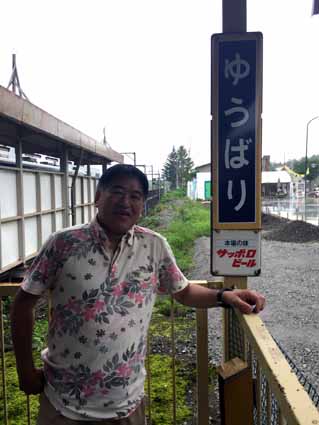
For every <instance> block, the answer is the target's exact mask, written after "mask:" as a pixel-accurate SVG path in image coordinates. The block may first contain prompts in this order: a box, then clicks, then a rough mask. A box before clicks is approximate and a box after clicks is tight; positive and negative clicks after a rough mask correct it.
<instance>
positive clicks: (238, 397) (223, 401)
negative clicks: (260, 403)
mask: <svg viewBox="0 0 319 425" xmlns="http://www.w3.org/2000/svg"><path fill="white" fill-rule="evenodd" d="M218 378H219V395H220V413H221V424H222V425H243V424H245V425H253V423H254V419H253V381H252V376H251V370H250V368H249V367H248V365H247V363H246V362H244V361H243V360H241V359H239V358H237V357H235V358H234V359H232V360H230V361H228V362H226V363H223V364H222V365H221V366H220V367H219V368H218Z"/></svg>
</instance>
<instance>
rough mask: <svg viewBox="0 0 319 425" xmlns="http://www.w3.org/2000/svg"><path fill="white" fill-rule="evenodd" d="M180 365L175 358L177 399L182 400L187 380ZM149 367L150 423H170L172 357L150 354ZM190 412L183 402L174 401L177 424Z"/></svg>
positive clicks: (171, 415) (156, 424)
mask: <svg viewBox="0 0 319 425" xmlns="http://www.w3.org/2000/svg"><path fill="white" fill-rule="evenodd" d="M181 366H182V365H181V364H180V362H179V361H178V360H177V361H176V369H175V371H176V374H175V376H176V399H177V400H184V399H185V397H186V390H187V381H186V379H185V376H184V374H183V372H182V367H181ZM150 368H151V377H152V381H151V401H152V424H153V425H171V424H172V423H173V389H172V388H173V386H172V359H171V357H169V356H166V355H159V354H153V355H151V356H150ZM146 392H147V388H146ZM191 414H192V412H191V410H190V409H189V408H188V407H187V406H186V405H185V403H180V402H177V403H176V419H177V423H178V424H183V422H184V421H185V420H187V419H188V418H189V417H190V416H191Z"/></svg>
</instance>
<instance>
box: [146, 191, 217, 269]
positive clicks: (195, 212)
mask: <svg viewBox="0 0 319 425" xmlns="http://www.w3.org/2000/svg"><path fill="white" fill-rule="evenodd" d="M169 193H170V192H169ZM174 193H175V192H173V194H174ZM173 199H176V198H172V195H171V196H169V194H167V195H166V198H165V199H164V200H163V201H162V202H161V203H160V204H159V205H158V206H157V207H156V208H155V209H154V210H153V211H152V212H151V214H150V215H149V216H148V217H145V219H143V221H142V225H143V226H147V227H150V228H151V229H153V230H155V231H156V230H158V226H159V223H160V217H159V215H160V214H161V212H162V211H163V210H165V209H166V208H168V207H170V208H173V209H174V217H173V219H172V221H171V222H170V224H169V226H168V227H167V228H163V229H160V233H161V234H162V235H163V236H165V237H166V238H167V240H168V242H169V244H170V246H171V248H172V250H173V252H174V255H175V257H176V261H177V264H178V266H179V267H180V269H181V270H182V271H183V272H184V273H185V274H187V272H189V270H190V269H191V268H192V266H193V255H194V242H195V240H196V239H197V238H199V237H201V236H209V235H210V211H209V209H208V208H207V207H204V206H203V205H202V204H200V203H199V202H194V201H191V200H189V199H187V198H185V197H184V198H181V197H179V198H178V199H183V203H182V205H181V206H173V207H172V206H171V205H170V204H171V203H172V200H173ZM173 205H174V204H173Z"/></svg>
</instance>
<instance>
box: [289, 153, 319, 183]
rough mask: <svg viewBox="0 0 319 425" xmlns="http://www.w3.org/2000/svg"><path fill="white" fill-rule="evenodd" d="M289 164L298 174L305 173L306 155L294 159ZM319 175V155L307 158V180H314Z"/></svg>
mask: <svg viewBox="0 0 319 425" xmlns="http://www.w3.org/2000/svg"><path fill="white" fill-rule="evenodd" d="M287 165H288V166H289V167H290V168H291V169H292V170H293V171H295V172H296V173H298V174H305V171H306V157H303V158H301V159H293V160H291V161H288V162H287ZM318 176H319V155H312V156H310V157H308V158H307V180H314V179H316V178H317V177H318Z"/></svg>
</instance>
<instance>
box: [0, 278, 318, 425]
mask: <svg viewBox="0 0 319 425" xmlns="http://www.w3.org/2000/svg"><path fill="white" fill-rule="evenodd" d="M193 283H197V284H202V285H208V286H209V287H214V288H218V287H221V286H222V285H223V283H222V281H220V282H207V281H193ZM18 288H19V284H17V283H6V284H0V346H1V375H2V376H1V384H0V385H1V386H0V394H1V397H0V399H1V398H2V404H3V405H2V407H1V406H0V419H1V423H3V424H4V425H8V424H12V422H10V417H9V414H8V400H9V398H10V397H12V394H10V393H8V390H7V370H6V352H5V335H4V310H3V299H4V298H5V297H8V296H14V295H15V293H16V292H17V290H18ZM225 315H227V316H228V317H227V320H225V328H224V338H226V339H227V341H225V346H226V347H227V356H226V357H227V359H232V358H235V357H236V358H238V357H239V358H240V359H242V360H243V361H245V362H246V363H247V366H248V370H249V373H250V374H251V378H252V379H251V382H252V386H253V388H252V392H253V393H254V407H253V410H254V412H253V417H254V422H253V423H254V425H269V424H270V425H277V424H278V425H285V424H287V425H315V424H319V412H318V410H317V408H316V406H315V405H314V403H313V402H312V400H311V399H310V397H309V395H308V393H307V392H306V391H305V390H304V388H303V386H302V385H301V384H300V383H299V381H298V379H297V377H296V375H295V374H294V371H293V370H292V369H291V367H290V366H289V364H288V362H287V360H286V358H285V356H284V354H283V353H282V352H281V350H280V349H279V347H278V346H277V344H276V343H275V341H274V340H273V338H272V337H271V335H270V333H269V332H268V330H267V328H266V326H265V324H264V323H263V321H262V320H261V318H260V317H259V316H258V315H249V316H247V315H241V314H240V313H238V312H237V311H234V310H227V311H225ZM171 319H172V321H171V324H172V327H171V339H172V346H173V347H174V338H175V329H174V322H175V318H174V305H173V302H172V307H171ZM196 328H197V347H196V351H197V397H196V398H197V400H196V401H197V406H196V411H197V415H196V416H197V425H208V424H209V421H210V420H209V416H210V415H211V412H210V410H209V409H210V408H209V391H211V390H210V389H209V388H210V387H209V373H208V368H209V365H208V350H209V349H208V310H207V309H197V310H196ZM150 338H151V335H150ZM171 355H172V382H171V385H172V387H173V390H172V392H173V402H172V422H171V423H172V425H177V419H176V407H177V402H176V381H175V359H176V353H175V350H174V349H173V350H172V354H171ZM147 363H149V362H147ZM147 382H148V385H147V391H146V392H147V393H148V399H149V401H150V402H149V404H148V409H147V410H148V423H149V424H151V423H152V401H151V397H150V388H151V385H152V377H151V375H150V374H149V376H148V380H147ZM243 391H245V389H244V388H243ZM229 401H230V402H232V400H228V402H229ZM163 408H165V409H167V408H168V406H163ZM30 410H31V409H30V397H26V405H25V409H24V412H25V418H24V422H23V423H25V424H28V425H33V422H32V419H31V414H30ZM237 419H238V418H237ZM236 423H241V424H246V423H247V422H246V418H240V420H239V422H236ZM225 425H232V424H231V423H227V424H226V423H225Z"/></svg>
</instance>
